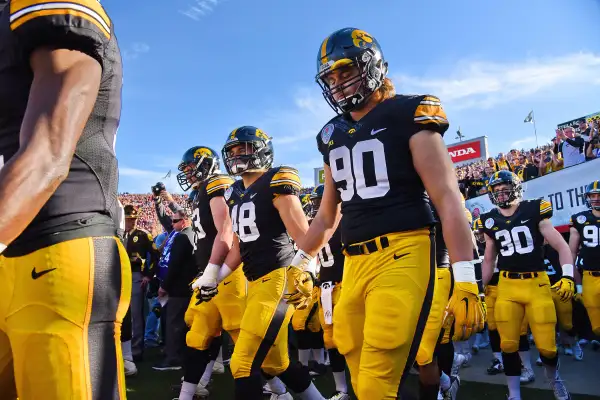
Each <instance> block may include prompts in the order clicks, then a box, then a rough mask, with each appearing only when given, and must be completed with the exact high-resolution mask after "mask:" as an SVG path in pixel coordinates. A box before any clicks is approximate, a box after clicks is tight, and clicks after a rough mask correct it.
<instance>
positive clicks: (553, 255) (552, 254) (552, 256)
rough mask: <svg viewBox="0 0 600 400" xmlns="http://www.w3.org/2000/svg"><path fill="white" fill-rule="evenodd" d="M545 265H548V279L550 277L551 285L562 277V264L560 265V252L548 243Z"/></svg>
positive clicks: (545, 251) (545, 247) (545, 250)
mask: <svg viewBox="0 0 600 400" xmlns="http://www.w3.org/2000/svg"><path fill="white" fill-rule="evenodd" d="M544 265H545V266H546V273H547V274H548V279H550V285H554V284H555V283H556V282H558V281H559V280H560V279H561V278H562V266H561V265H560V258H559V256H558V252H557V251H556V250H554V249H553V248H552V246H550V245H547V244H545V245H544Z"/></svg>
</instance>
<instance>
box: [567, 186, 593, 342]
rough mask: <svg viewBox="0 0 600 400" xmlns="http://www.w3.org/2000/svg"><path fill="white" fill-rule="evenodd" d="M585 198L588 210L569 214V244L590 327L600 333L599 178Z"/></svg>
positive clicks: (588, 188) (587, 189) (589, 188)
mask: <svg viewBox="0 0 600 400" xmlns="http://www.w3.org/2000/svg"><path fill="white" fill-rule="evenodd" d="M585 200H586V204H587V206H588V208H589V210H587V211H583V212H580V213H578V214H575V215H573V216H572V217H571V236H570V237H569V247H570V248H571V252H572V253H573V255H574V256H575V255H577V254H578V252H579V257H580V258H581V262H582V265H583V268H582V269H583V271H582V276H583V277H582V283H583V285H581V286H580V285H578V289H579V290H578V291H579V292H580V293H581V294H582V295H581V296H582V297H583V304H584V306H585V308H586V310H587V312H588V315H589V316H590V321H591V323H592V330H593V331H594V333H595V334H596V335H600V181H594V182H592V183H590V184H589V185H587V187H586V191H585ZM580 245H581V249H579V246H580Z"/></svg>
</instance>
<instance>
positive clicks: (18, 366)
mask: <svg viewBox="0 0 600 400" xmlns="http://www.w3.org/2000/svg"><path fill="white" fill-rule="evenodd" d="M0 3H2V4H1V5H0V168H1V170H0V209H1V210H2V212H1V214H0V253H2V256H0V290H1V291H2V298H1V299H0V360H1V361H0V382H1V383H0V393H2V396H3V397H4V396H9V397H10V393H11V391H13V390H12V389H14V384H13V381H14V379H13V367H12V366H13V359H14V377H16V389H17V393H18V396H19V398H21V399H48V400H53V399H64V398H73V399H92V398H97V397H98V396H99V395H100V394H101V396H103V398H107V399H124V398H125V377H124V374H123V359H122V353H121V345H120V341H119V337H120V329H121V321H122V319H123V316H124V315H125V312H126V311H127V308H128V305H129V300H130V296H131V267H130V265H129V259H128V257H127V254H126V252H125V249H124V248H123V245H122V243H121V241H120V240H119V238H118V237H117V232H116V230H117V223H118V222H117V220H118V214H119V205H118V200H117V181H118V170H117V160H116V157H115V151H114V143H115V137H116V131H117V126H118V124H119V119H120V114H121V86H122V68H121V55H120V50H119V46H118V44H117V39H116V37H115V32H114V26H113V23H112V21H111V19H110V18H109V17H108V15H107V13H106V11H105V10H104V9H103V8H102V6H101V5H100V3H99V2H98V1H97V0H72V1H68V2H48V1H43V0H8V1H2V2H0ZM9 317H10V318H9ZM6 385H9V386H6Z"/></svg>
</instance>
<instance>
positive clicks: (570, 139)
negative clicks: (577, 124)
mask: <svg viewBox="0 0 600 400" xmlns="http://www.w3.org/2000/svg"><path fill="white" fill-rule="evenodd" d="M557 134H558V138H559V139H560V144H559V145H558V148H559V151H560V153H562V157H563V160H564V167H565V168H568V167H572V166H573V165H577V164H580V163H582V162H584V161H585V155H584V154H583V148H584V146H585V141H584V140H583V138H582V137H581V135H580V134H578V133H577V132H575V130H574V129H573V128H566V129H562V130H557Z"/></svg>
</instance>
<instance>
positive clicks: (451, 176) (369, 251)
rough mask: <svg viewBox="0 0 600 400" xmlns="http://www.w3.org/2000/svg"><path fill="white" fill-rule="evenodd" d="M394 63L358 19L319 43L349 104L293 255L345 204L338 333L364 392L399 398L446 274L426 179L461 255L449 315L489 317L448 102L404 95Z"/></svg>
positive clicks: (331, 224) (321, 241)
mask: <svg viewBox="0 0 600 400" xmlns="http://www.w3.org/2000/svg"><path fill="white" fill-rule="evenodd" d="M387 70H388V67H387V62H386V61H385V59H384V57H383V53H382V50H381V47H380V46H379V44H378V42H377V40H375V38H374V37H373V36H371V35H369V34H368V33H366V32H365V31H362V30H360V29H355V28H345V29H341V30H338V31H336V32H334V33H333V34H331V35H329V36H328V37H327V38H326V39H325V40H324V41H323V42H322V44H321V45H320V46H319V52H318V56H317V76H316V79H317V82H318V83H319V84H320V85H321V87H322V89H323V95H324V97H325V99H326V100H327V102H328V103H329V104H330V106H331V107H332V108H333V109H334V110H335V111H336V112H337V113H338V114H339V115H338V116H337V117H335V118H333V119H332V120H331V121H330V122H329V123H328V124H327V125H325V127H324V128H323V129H322V130H321V132H320V133H319V135H318V136H317V143H318V147H319V150H320V152H321V153H322V155H323V160H324V163H325V165H324V171H325V190H324V193H323V199H322V201H321V207H320V209H319V212H318V213H317V215H316V217H315V219H314V220H313V223H312V224H311V226H310V229H309V232H308V234H307V235H306V236H305V238H304V239H303V240H301V242H299V243H298V247H299V248H300V249H301V250H299V251H298V253H297V254H296V257H295V258H294V261H293V263H292V266H294V267H300V268H303V266H304V265H306V263H307V262H308V261H309V260H311V259H312V257H314V256H315V255H316V254H317V253H318V252H319V251H320V250H321V249H322V248H323V246H324V245H325V244H326V243H327V242H328V241H329V238H330V237H331V236H332V235H333V233H334V232H335V230H336V227H337V223H338V221H339V218H340V216H341V215H342V214H343V218H342V222H341V236H342V243H343V246H344V254H345V255H346V259H345V262H344V277H343V281H342V296H341V298H340V301H339V303H338V304H337V305H336V308H337V310H336V313H335V314H334V326H335V327H336V328H335V330H334V341H335V343H336V345H337V348H338V350H339V351H340V353H341V354H343V355H344V356H345V357H346V362H347V364H348V367H349V369H350V373H351V376H352V385H353V387H354V392H355V393H356V395H357V396H358V398H360V399H391V398H394V399H395V398H396V396H397V393H398V389H399V386H401V383H402V382H403V377H404V376H405V371H408V369H409V368H410V366H412V364H413V362H414V358H415V355H416V351H417V348H418V343H419V342H420V340H421V334H422V331H423V328H424V326H425V322H426V320H427V316H428V314H429V308H430V305H431V299H432V296H433V288H434V284H435V279H436V278H435V254H434V237H433V232H432V229H431V227H432V226H433V224H434V220H433V216H432V213H431V209H430V207H429V201H428V199H427V195H426V194H425V189H427V192H428V193H429V195H430V196H431V198H432V200H433V203H434V204H435V206H436V207H437V209H438V211H439V214H440V217H441V219H442V221H443V225H444V232H445V233H446V235H445V236H446V237H447V238H448V239H447V242H448V243H447V244H448V248H449V251H450V256H451V257H452V259H453V261H454V262H455V265H454V274H455V278H456V285H455V295H456V298H453V299H452V300H451V301H450V303H449V315H454V316H455V317H456V318H455V321H456V327H457V329H455V332H456V335H457V338H459V339H461V340H462V339H463V338H467V337H469V336H470V335H471V334H472V333H475V332H476V331H477V330H479V329H480V328H481V327H482V326H483V309H482V306H481V302H480V300H479V297H478V290H477V284H476V282H475V272H474V267H473V262H472V257H473V254H472V246H471V243H470V235H471V233H470V230H469V227H468V226H467V225H466V224H465V222H464V214H463V212H462V210H463V207H462V205H461V196H460V192H459V189H458V184H457V181H456V176H455V173H454V168H453V166H452V163H451V161H450V158H449V156H448V152H447V150H446V146H445V145H444V141H443V139H442V135H443V133H444V132H445V131H446V130H447V129H448V121H447V120H446V114H445V112H444V110H443V108H442V106H441V103H440V100H439V99H438V98H437V97H435V96H429V95H426V96H404V95H395V94H394V93H395V90H394V86H393V84H392V82H391V80H389V79H388V78H386V74H387ZM340 203H341V213H340ZM463 299H466V301H463ZM373 366H377V367H373ZM367 370H368V373H367Z"/></svg>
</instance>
